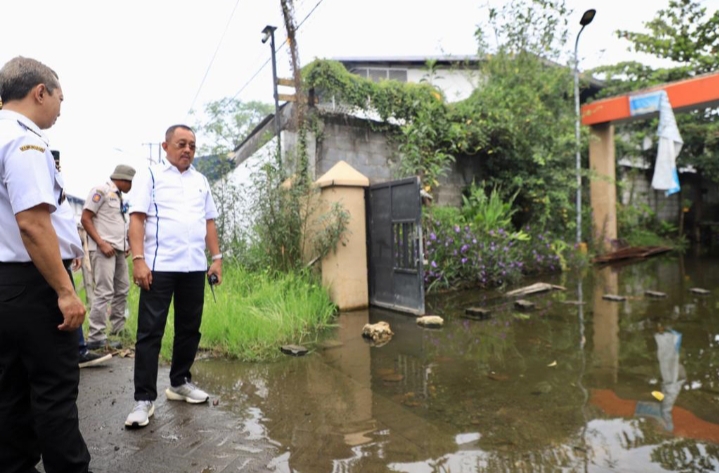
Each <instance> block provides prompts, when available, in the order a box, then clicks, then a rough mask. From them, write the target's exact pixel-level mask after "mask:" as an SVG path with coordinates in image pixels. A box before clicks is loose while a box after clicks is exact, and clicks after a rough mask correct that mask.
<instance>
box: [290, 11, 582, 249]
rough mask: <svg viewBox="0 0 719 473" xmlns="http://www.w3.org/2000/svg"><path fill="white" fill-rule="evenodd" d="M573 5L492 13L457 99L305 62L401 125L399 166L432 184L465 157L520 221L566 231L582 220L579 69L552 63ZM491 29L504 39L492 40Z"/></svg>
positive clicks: (320, 85) (361, 106) (318, 76)
mask: <svg viewBox="0 0 719 473" xmlns="http://www.w3.org/2000/svg"><path fill="white" fill-rule="evenodd" d="M566 13H567V12H566V8H565V6H564V2H563V1H561V0H548V1H539V0H535V1H520V0H517V1H513V2H510V3H508V4H507V5H506V6H505V7H503V8H502V10H499V11H492V13H491V15H490V19H491V22H490V24H489V25H486V26H483V27H482V28H480V29H479V30H478V31H477V38H478V41H479V44H480V48H479V54H480V57H485V58H486V60H484V61H482V63H481V65H480V66H479V71H478V73H479V76H480V77H481V82H482V85H481V87H479V88H477V89H476V90H475V91H474V93H473V94H472V95H471V96H470V97H469V98H468V99H466V100H464V101H461V102H458V103H447V102H446V101H445V98H444V96H443V95H442V92H441V91H440V90H439V89H437V88H436V87H434V86H432V85H431V84H430V83H428V82H425V83H420V84H404V83H399V82H395V81H381V82H379V83H374V82H372V81H370V80H367V79H364V78H361V77H358V76H356V75H353V74H350V73H349V72H348V71H346V70H345V69H344V67H342V65H341V64H339V63H333V62H332V61H322V60H318V61H315V62H313V63H312V64H310V65H308V66H307V67H306V68H305V71H304V74H305V75H304V79H305V81H306V82H307V83H308V86H309V87H314V88H315V89H316V90H317V91H319V92H318V93H320V94H324V96H327V97H328V96H333V97H334V99H335V100H336V101H338V102H340V103H343V104H347V105H348V106H349V107H350V108H353V109H355V110H366V109H370V110H372V111H373V112H374V113H376V114H377V116H378V117H379V118H380V119H381V120H382V121H383V124H382V125H379V126H384V129H385V130H386V131H387V132H388V133H394V138H395V140H396V141H397V143H398V145H399V151H400V154H401V156H400V168H401V169H402V170H403V171H404V173H405V174H407V175H415V174H416V175H419V176H420V177H421V179H422V182H423V185H424V186H425V188H428V189H430V190H431V189H433V188H436V187H437V185H438V182H439V178H440V177H441V176H442V175H443V174H444V173H445V172H446V171H447V169H448V167H449V166H450V165H451V163H452V161H453V160H454V159H456V157H457V156H460V155H463V156H468V157H471V159H473V160H476V161H477V162H479V163H480V164H481V174H482V179H484V180H485V181H486V183H487V185H488V186H489V188H495V189H496V191H497V192H499V193H500V194H501V195H500V197H501V198H502V199H504V200H505V201H508V199H509V198H510V197H512V196H515V199H516V200H515V201H514V205H515V208H516V209H517V212H516V215H515V216H514V219H513V220H514V222H515V224H518V225H519V226H521V225H525V224H530V225H532V226H533V227H536V228H538V229H539V230H541V231H552V232H554V233H556V234H558V235H567V236H569V235H571V234H572V233H573V232H574V231H575V228H574V227H575V221H576V219H575V218H574V215H573V213H574V209H575V205H574V203H573V196H574V193H575V189H576V177H575V174H574V136H573V123H574V112H573V108H572V100H571V99H572V76H571V73H570V70H569V68H567V67H563V66H561V65H560V64H558V63H556V62H554V61H556V60H558V59H559V58H560V57H561V54H562V51H563V49H562V48H563V47H564V46H565V40H566V22H565V20H564V18H565V16H566ZM504 19H511V20H508V21H504ZM489 35H491V37H493V38H496V39H497V42H498V45H497V46H495V47H490V46H489V45H488V42H487V41H486V37H487V36H489ZM587 230H588V228H587Z"/></svg>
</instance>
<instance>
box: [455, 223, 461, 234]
mask: <svg viewBox="0 0 719 473" xmlns="http://www.w3.org/2000/svg"><path fill="white" fill-rule="evenodd" d="M459 231H460V229H459V225H455V226H454V233H459Z"/></svg>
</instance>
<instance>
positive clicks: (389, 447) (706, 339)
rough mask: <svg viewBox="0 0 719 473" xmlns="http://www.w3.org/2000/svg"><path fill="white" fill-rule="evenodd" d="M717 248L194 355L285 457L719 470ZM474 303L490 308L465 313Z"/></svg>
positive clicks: (428, 466) (248, 422)
mask: <svg viewBox="0 0 719 473" xmlns="http://www.w3.org/2000/svg"><path fill="white" fill-rule="evenodd" d="M718 263H719V260H717V259H708V258H706V257H704V258H688V257H686V258H679V257H674V258H672V257H657V258H652V259H650V260H647V261H645V262H641V263H638V264H632V265H625V266H623V267H619V268H616V267H615V268H605V269H602V270H597V271H589V274H587V276H586V277H584V278H583V280H581V281H580V280H579V278H578V277H577V276H574V275H570V274H564V275H556V276H552V277H545V278H542V279H541V281H543V282H548V283H552V284H557V285H560V286H564V287H566V289H567V290H566V291H564V292H562V291H553V292H548V293H543V294H538V295H533V296H528V297H525V299H528V300H530V301H532V302H534V303H535V304H536V308H535V309H534V310H533V311H531V312H519V311H517V310H516V309H514V307H513V304H512V302H513V299H507V298H503V297H502V295H501V294H500V293H498V292H491V291H464V292H461V293H452V294H446V295H441V296H435V297H432V298H430V299H429V300H428V301H427V302H428V307H429V308H430V310H431V312H430V313H434V314H438V315H441V316H443V317H444V318H445V326H444V327H443V328H442V329H439V330H431V329H422V328H420V327H418V326H417V325H416V323H415V319H414V318H413V317H411V316H408V315H402V314H398V313H393V312H390V311H384V310H378V309H372V310H371V311H359V312H352V313H344V314H342V315H341V316H340V317H339V321H338V323H339V328H337V329H336V330H333V331H332V333H331V334H329V335H328V336H327V339H328V340H329V341H330V342H331V343H328V344H327V348H323V349H322V348H317V349H315V350H314V351H313V352H311V353H310V354H309V355H307V356H304V357H287V358H283V359H282V361H280V362H277V363H271V364H246V363H239V362H232V361H221V360H207V361H202V362H198V363H197V364H196V365H195V370H194V373H195V378H196V379H197V380H198V382H199V383H200V384H201V385H202V386H203V387H206V388H208V390H209V391H211V392H213V394H215V395H217V397H218V398H219V407H220V408H223V409H227V410H229V411H231V412H232V413H234V415H236V416H238V417H240V418H241V419H243V420H244V426H245V429H246V430H247V432H249V433H250V434H252V436H255V437H256V438H267V439H270V440H271V441H272V442H273V443H276V444H277V445H278V446H279V447H280V451H281V452H282V453H281V454H280V455H278V457H277V458H275V459H274V460H273V462H272V465H270V466H271V467H272V468H273V469H274V471H279V472H302V473H324V472H333V473H334V472H353V473H356V472H379V471H397V472H418V473H424V472H447V473H450V472H451V473H458V472H480V471H489V472H493V471H511V472H514V471H516V472H526V471H557V470H562V471H641V472H650V471H657V472H658V471H662V472H665V471H716V470H719V371H718V370H719V350H718V349H717V344H719V316H718V315H717V308H718V307H719V306H718V304H719V297H718V296H719V269H718V268H719V264H718ZM533 282H536V281H524V282H523V285H529V284H531V283H533ZM694 287H700V288H705V289H709V290H710V291H711V292H710V294H708V295H695V294H693V293H692V292H691V291H690V288H694ZM646 290H654V291H660V292H663V293H666V297H665V298H661V299H653V298H650V297H648V296H646V295H645V291H646ZM605 294H614V295H623V296H626V297H627V300H626V301H623V302H614V301H609V300H605V299H603V298H602V296H604V295H605ZM580 299H581V300H582V301H583V302H584V303H583V304H582V305H577V304H574V303H572V302H575V301H577V300H580ZM471 306H481V307H486V308H490V309H491V310H492V315H491V318H490V319H488V320H483V321H471V320H466V319H464V318H462V315H463V313H464V309H465V308H466V307H471ZM378 321H386V322H389V324H390V325H391V327H392V330H393V331H394V333H395V335H394V337H393V338H392V340H391V341H390V342H389V343H387V344H386V345H384V346H381V347H371V346H370V345H369V344H368V343H367V342H366V341H365V340H364V339H363V338H362V337H361V332H362V327H363V326H364V324H366V323H368V322H369V323H374V322H378ZM658 346H660V347H661V350H659V351H658ZM653 392H655V394H656V393H660V394H656V396H657V397H655V396H654V395H653V394H652V393H653ZM662 395H663V400H662V401H660V400H658V398H661V397H662Z"/></svg>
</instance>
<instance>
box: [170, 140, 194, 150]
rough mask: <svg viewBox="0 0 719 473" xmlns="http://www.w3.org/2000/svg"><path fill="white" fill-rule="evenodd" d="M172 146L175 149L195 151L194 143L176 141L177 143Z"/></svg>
mask: <svg viewBox="0 0 719 473" xmlns="http://www.w3.org/2000/svg"><path fill="white" fill-rule="evenodd" d="M172 146H174V147H175V148H177V149H185V148H190V150H192V151H195V143H194V142H189V143H188V142H186V141H178V142H177V143H172Z"/></svg>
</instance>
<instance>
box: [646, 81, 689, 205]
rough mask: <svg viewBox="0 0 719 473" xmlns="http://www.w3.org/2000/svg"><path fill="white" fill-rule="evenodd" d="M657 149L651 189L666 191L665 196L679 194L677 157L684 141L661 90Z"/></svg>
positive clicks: (664, 94)
mask: <svg viewBox="0 0 719 473" xmlns="http://www.w3.org/2000/svg"><path fill="white" fill-rule="evenodd" d="M657 135H658V136H659V147H658V148H659V149H658V151H657V161H656V163H655V165H654V177H653V178H652V187H653V188H654V189H657V190H663V191H666V193H665V194H666V195H668V196H669V195H672V194H674V193H676V192H679V190H680V187H679V174H678V173H677V156H678V155H679V152H680V151H681V149H682V145H683V144H684V141H683V140H682V137H681V135H680V134H679V128H678V127H677V121H676V119H675V118H674V110H672V105H671V104H670V103H669V97H668V96H667V92H666V91H665V90H662V91H661V93H660V99H659V128H658V130H657Z"/></svg>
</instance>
